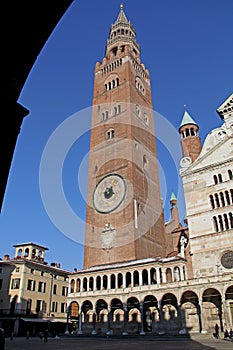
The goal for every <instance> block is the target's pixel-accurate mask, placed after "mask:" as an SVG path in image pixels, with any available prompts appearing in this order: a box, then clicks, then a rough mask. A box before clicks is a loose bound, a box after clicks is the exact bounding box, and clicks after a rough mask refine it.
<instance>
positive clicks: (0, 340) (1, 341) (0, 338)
mask: <svg viewBox="0 0 233 350" xmlns="http://www.w3.org/2000/svg"><path fill="white" fill-rule="evenodd" d="M0 349H1V350H4V349H5V334H4V329H3V328H0Z"/></svg>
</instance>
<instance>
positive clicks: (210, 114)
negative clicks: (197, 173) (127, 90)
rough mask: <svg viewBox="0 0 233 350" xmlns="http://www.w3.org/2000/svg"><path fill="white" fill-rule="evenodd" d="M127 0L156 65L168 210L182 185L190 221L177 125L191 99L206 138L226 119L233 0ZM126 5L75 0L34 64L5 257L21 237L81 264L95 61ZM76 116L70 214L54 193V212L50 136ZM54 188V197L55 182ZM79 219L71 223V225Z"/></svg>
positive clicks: (1, 226)
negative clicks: (222, 112) (46, 179)
mask: <svg viewBox="0 0 233 350" xmlns="http://www.w3.org/2000/svg"><path fill="white" fill-rule="evenodd" d="M123 3H124V12H125V14H126V16H127V18H128V19H129V20H130V21H131V23H132V24H133V26H134V27H135V29H136V38H137V42H138V43H139V44H140V47H141V62H142V63H144V64H145V66H146V68H148V69H149V71H150V78H151V85H152V98H153V108H154V110H155V131H156V135H157V136H158V144H157V148H158V158H159V163H160V173H161V188H162V189H161V192H162V198H163V202H164V209H165V218H166V220H169V218H170V212H169V198H170V195H171V192H172V191H174V192H175V194H176V195H177V196H178V200H179V205H180V219H181V221H182V218H183V216H184V215H185V207H184V203H183V194H182V188H181V185H180V179H179V175H178V174H177V171H178V169H179V157H181V154H180V143H179V135H178V132H177V130H178V128H179V125H180V122H181V119H182V116H183V112H184V107H183V106H184V104H185V105H186V106H187V110H188V112H189V113H190V115H191V116H192V117H193V119H194V120H195V121H196V122H197V124H198V125H199V126H200V132H199V135H200V137H201V140H202V142H203V141H204V139H205V137H206V135H207V134H208V132H209V131H210V130H211V129H213V128H216V127H219V126H220V125H221V124H222V122H221V119H220V118H219V117H218V115H217V113H216V109H217V108H218V106H219V105H220V104H221V103H222V102H223V101H224V100H225V99H226V98H227V97H228V96H229V95H230V94H231V93H232V86H233V72H232V61H233V45H232V34H233V23H232V13H233V1H232V0H224V1H219V0H177V1H175V0H157V1H155V0H144V1H139V0H125V1H124V2H123ZM120 4H121V1H118V0H111V1H110V0H98V1H93V0H92V1H91V0H79V1H74V3H73V4H72V5H71V7H70V8H69V9H68V11H67V12H66V13H65V15H64V16H63V18H62V19H61V20H60V22H59V23H58V25H57V26H56V28H55V30H54V31H53V33H52V34H51V36H50V38H49V40H48V41H47V43H46V44H45V46H44V48H43V50H42V51H41V53H40V55H39V56H38V59H37V61H36V62H35V64H34V66H33V69H32V70H31V73H30V75H29V77H28V79H27V82H26V84H25V86H24V88H23V90H22V93H21V96H20V99H19V102H20V103H21V104H22V105H24V106H25V107H26V108H28V109H29V110H30V114H29V115H28V116H27V117H26V118H25V120H24V121H23V124H22V127H21V133H20V135H19V137H18V140H17V145H16V149H15V153H14V157H13V161H12V166H11V171H10V175H9V179H8V184H7V190H6V193H5V198H4V203H3V210H2V214H1V216H0V232H1V238H2V239H1V245H0V257H2V258H3V256H4V254H10V256H11V257H13V255H14V248H13V245H14V244H16V243H17V244H18V243H23V242H29V241H32V242H35V243H38V244H41V245H44V246H46V247H48V248H49V250H48V252H46V260H47V261H48V262H49V263H50V262H53V261H55V262H60V263H61V267H62V268H64V269H69V270H73V268H74V267H77V268H82V263H83V245H82V239H83V238H82V237H83V234H84V227H85V226H84V221H85V191H86V178H87V160H88V151H89V128H90V113H89V112H90V106H91V103H92V94H93V78H94V67H95V63H96V61H102V58H103V56H104V53H105V44H106V40H107V38H108V34H109V30H110V25H111V24H112V23H113V22H115V20H116V18H117V16H118V13H119V8H120ZM74 115H75V120H76V121H75V124H74V126H75V128H76V134H75V133H74V135H73V137H76V140H73V142H72V143H71V144H70V145H69V150H68V151H67V153H66V157H65V158H64V159H63V160H62V159H60V161H64V162H63V163H62V174H61V178H62V186H63V190H64V194H65V198H66V201H67V203H66V204H67V208H68V207H70V209H71V210H70V212H72V216H73V218H71V216H70V213H66V212H65V210H64V211H63V210H62V209H61V208H59V203H57V201H56V199H55V200H54V208H53V209H54V213H55V214H54V215H53V214H51V208H50V209H49V210H48V207H46V200H47V199H46V198H44V195H43V189H42V196H41V182H40V181H42V180H43V179H42V180H41V171H42V170H43V174H45V172H46V171H47V172H48V173H49V172H51V173H49V176H50V180H51V179H53V176H55V177H56V174H54V173H53V172H54V171H55V170H54V169H55V168H52V166H51V168H50V167H49V166H48V168H46V167H45V168H44V167H42V168H41V164H42V166H43V165H46V164H47V163H46V162H45V163H44V158H43V156H44V155H46V154H47V153H46V152H47V148H46V144H47V142H48V141H49V140H51V138H52V139H53V137H54V138H56V137H57V135H58V133H59V132H61V134H60V136H59V137H62V136H61V135H64V139H69V137H70V134H69V133H66V131H67V129H66V125H67V124H66V123H67V121H68V122H72V116H74ZM156 116H157V117H156ZM55 141H56V142H57V150H54V159H55V160H56V159H58V160H59V157H61V153H62V151H63V150H62V147H63V142H62V141H61V139H60V141H59V138H57V139H56V140H55ZM55 144H56V143H55ZM50 159H51V158H50ZM54 159H53V160H54ZM41 160H42V163H41ZM43 174H42V175H43ZM48 192H49V191H48ZM50 192H51V193H50V194H49V196H50V201H51V198H53V197H52V195H53V192H52V187H51V191H50ZM55 197H56V196H55V194H54V198H55ZM73 219H74V220H73ZM72 220H73V222H72V225H73V227H72V228H71V229H70V230H69V228H67V227H65V226H66V224H67V225H68V226H69V225H71V221H72ZM63 223H65V224H64V225H65V226H64V227H63ZM76 223H77V227H75V224H76ZM74 231H75V232H74ZM75 234H76V236H75Z"/></svg>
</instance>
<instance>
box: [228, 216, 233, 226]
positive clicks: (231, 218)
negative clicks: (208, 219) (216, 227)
mask: <svg viewBox="0 0 233 350" xmlns="http://www.w3.org/2000/svg"><path fill="white" fill-rule="evenodd" d="M229 219H230V226H231V228H233V215H232V213H229Z"/></svg>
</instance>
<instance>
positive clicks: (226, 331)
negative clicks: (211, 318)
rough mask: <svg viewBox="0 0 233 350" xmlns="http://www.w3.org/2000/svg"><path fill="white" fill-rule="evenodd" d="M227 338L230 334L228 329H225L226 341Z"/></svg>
mask: <svg viewBox="0 0 233 350" xmlns="http://www.w3.org/2000/svg"><path fill="white" fill-rule="evenodd" d="M226 338H229V333H228V330H227V329H225V331H224V339H226Z"/></svg>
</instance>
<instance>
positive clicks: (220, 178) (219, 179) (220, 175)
mask: <svg viewBox="0 0 233 350" xmlns="http://www.w3.org/2000/svg"><path fill="white" fill-rule="evenodd" d="M218 181H219V182H222V174H218Z"/></svg>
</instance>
